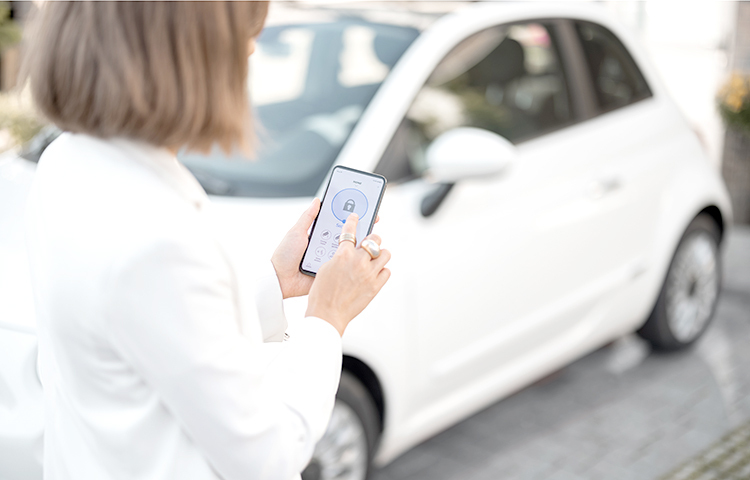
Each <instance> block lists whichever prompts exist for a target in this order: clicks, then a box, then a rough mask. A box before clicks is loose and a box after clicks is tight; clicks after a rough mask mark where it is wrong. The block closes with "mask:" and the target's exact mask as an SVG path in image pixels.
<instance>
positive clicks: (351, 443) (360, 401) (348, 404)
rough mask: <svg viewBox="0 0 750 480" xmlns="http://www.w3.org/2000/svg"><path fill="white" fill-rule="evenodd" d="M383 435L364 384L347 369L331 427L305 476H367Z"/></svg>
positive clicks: (349, 479)
mask: <svg viewBox="0 0 750 480" xmlns="http://www.w3.org/2000/svg"><path fill="white" fill-rule="evenodd" d="M379 437H380V418H379V415H378V411H377V409H376V407H375V403H374V402H373V400H372V397H371V396H370V393H369V392H368V391H367V389H366V388H365V386H364V385H362V383H361V382H360V381H359V380H358V379H357V377H355V376H354V375H352V374H351V373H349V372H347V371H346V370H344V371H343V372H342V373H341V382H340V383H339V389H338V392H337V393H336V403H335V405H334V407H333V413H332V415H331V420H330V422H329V423H328V429H327V430H326V433H325V434H324V435H323V438H321V439H320V441H319V442H318V444H317V445H316V446H315V451H314V452H313V456H312V459H311V460H310V463H309V464H308V466H307V468H305V470H304V471H303V472H302V480H366V479H367V478H368V477H369V475H370V470H371V466H372V458H373V455H374V453H375V449H376V447H377V442H378V439H379Z"/></svg>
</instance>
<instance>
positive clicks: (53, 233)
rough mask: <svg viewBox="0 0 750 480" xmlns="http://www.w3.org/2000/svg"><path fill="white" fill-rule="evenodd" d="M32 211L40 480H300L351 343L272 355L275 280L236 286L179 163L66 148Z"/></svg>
mask: <svg viewBox="0 0 750 480" xmlns="http://www.w3.org/2000/svg"><path fill="white" fill-rule="evenodd" d="M28 205H29V206H28V216H27V243H28V249H29V255H30V261H31V266H32V267H31V268H32V279H33V286H34V295H35V302H36V309H37V315H38V332H39V362H40V363H39V370H40V376H41V380H42V385H43V386H44V395H45V409H46V410H45V416H46V419H45V436H44V478H45V479H55V480H58V479H64V480H68V479H70V480H89V479H91V480H94V479H96V480H105V479H138V480H147V479H154V480H156V479H159V480H163V479H179V480H190V479H196V480H197V479H200V480H204V479H217V478H223V479H226V480H233V479H258V480H263V479H281V480H289V479H291V478H294V477H296V476H297V474H298V472H300V471H301V470H302V469H303V468H304V467H305V465H306V464H307V462H308V461H309V459H310V457H311V455H312V451H313V447H314V445H315V442H316V441H317V440H318V439H319V438H320V437H321V436H322V435H323V433H324V431H325V428H326V425H327V423H328V419H329V416H330V413H331V411H332V408H333V402H334V395H335V393H336V389H337V387H338V380H339V374H340V369H341V339H340V337H339V335H338V333H337V331H336V330H335V329H334V328H333V327H332V326H331V325H330V324H328V323H327V322H324V321H323V320H321V319H319V318H313V317H309V318H306V319H303V320H300V321H298V322H297V325H294V328H293V333H292V334H291V338H289V339H288V340H287V341H284V342H275V343H263V339H264V337H266V338H272V337H276V338H278V337H279V336H282V335H283V331H284V328H285V326H286V320H285V319H284V316H283V309H282V299H281V291H280V288H279V284H278V280H277V278H276V275H275V272H274V270H273V267H272V265H271V264H270V262H268V269H267V271H264V272H256V273H257V275H256V277H257V279H256V282H254V285H250V284H248V283H247V282H244V281H243V280H242V279H240V278H238V277H237V272H236V271H235V269H234V268H233V266H232V265H231V264H230V263H229V262H228V261H227V257H226V255H225V253H224V251H223V250H222V248H221V246H220V244H219V242H218V241H217V240H216V238H215V236H214V235H213V234H212V232H214V231H215V230H214V229H213V228H212V226H211V214H210V213H211V206H210V202H209V200H208V198H207V197H206V194H205V192H204V191H203V189H202V188H201V187H200V185H199V184H198V183H197V181H196V180H195V178H194V177H193V176H192V175H191V174H190V173H189V172H188V171H187V170H186V169H185V168H184V167H183V166H182V165H181V164H180V163H179V162H178V161H177V159H176V158H175V156H174V155H172V154H171V153H169V152H168V151H167V150H165V149H159V148H155V147H153V146H150V145H148V144H144V143H140V142H136V141H132V140H125V139H113V140H102V139H98V138H95V137H91V136H88V135H81V134H63V135H62V136H60V138H59V139H57V140H56V141H55V142H53V143H52V145H50V147H49V148H48V149H47V150H46V152H45V153H44V155H42V158H41V160H40V161H39V167H38V170H37V173H36V176H35V180H34V185H33V188H32V191H31V194H30V198H29V204H28ZM290 221H291V219H290ZM270 253H271V252H268V254H269V256H270ZM246 288H255V290H256V293H257V296H256V299H257V301H256V302H255V303H256V304H254V305H247V304H242V303H241V301H240V298H244V297H247V295H241V294H240V292H241V291H243V290H244V289H246ZM251 298H252V297H251ZM261 320H262V321H263V322H264V324H265V328H263V329H262V328H261Z"/></svg>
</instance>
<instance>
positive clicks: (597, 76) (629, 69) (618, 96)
mask: <svg viewBox="0 0 750 480" xmlns="http://www.w3.org/2000/svg"><path fill="white" fill-rule="evenodd" d="M575 28H576V32H577V33H578V37H579V39H580V41H581V47H582V49H583V54H584V57H585V58H586V63H587V66H588V72H589V74H590V77H591V83H592V85H593V87H594V92H595V95H596V100H597V103H598V105H599V109H600V111H602V112H608V111H611V110H614V109H617V108H620V107H624V106H626V105H630V104H631V103H635V102H637V101H639V100H643V99H644V98H648V97H650V96H651V89H649V87H648V84H647V83H646V80H645V78H643V74H642V73H641V71H640V70H639V69H638V67H637V66H636V64H635V61H634V60H633V57H631V56H630V54H629V53H628V51H627V50H626V49H625V46H623V44H622V43H621V42H620V40H618V39H617V37H615V35H614V34H613V33H612V32H610V31H609V30H608V29H606V28H604V27H602V26H601V25H596V24H594V23H589V22H582V21H579V22H575Z"/></svg>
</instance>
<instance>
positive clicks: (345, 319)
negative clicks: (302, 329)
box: [306, 213, 391, 335]
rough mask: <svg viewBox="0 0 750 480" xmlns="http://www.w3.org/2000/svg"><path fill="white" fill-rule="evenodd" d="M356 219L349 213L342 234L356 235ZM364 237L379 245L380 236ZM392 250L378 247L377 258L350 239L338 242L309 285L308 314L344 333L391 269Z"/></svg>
mask: <svg viewBox="0 0 750 480" xmlns="http://www.w3.org/2000/svg"><path fill="white" fill-rule="evenodd" d="M357 223H359V218H358V217H357V215H356V214H354V213H353V214H351V215H349V218H347V219H346V223H344V228H343V229H342V231H341V233H342V234H344V233H351V234H356V232H357ZM367 238H369V239H371V240H374V241H375V242H376V243H377V244H378V245H380V237H378V236H377V235H369V236H368V237H367ZM390 259H391V252H389V251H388V250H381V252H380V256H379V257H378V258H376V259H372V258H370V254H369V253H367V252H366V251H365V250H363V249H361V248H355V247H354V244H353V243H352V242H349V241H345V242H341V243H339V248H338V251H336V254H335V255H334V256H333V258H332V259H331V260H329V261H328V262H326V263H325V264H324V265H323V266H322V267H320V269H319V270H318V273H317V275H316V276H315V281H314V282H313V284H312V287H311V288H310V296H309V297H308V302H307V314H306V315H307V316H312V317H318V318H321V319H323V320H325V321H327V322H328V323H330V324H331V325H333V326H334V327H335V328H336V330H338V332H339V334H341V335H343V334H344V330H346V327H347V325H349V322H351V321H352V319H353V318H354V317H356V316H357V315H359V314H360V312H362V310H364V309H365V307H366V306H367V305H368V304H369V303H370V301H371V300H372V299H373V298H375V295H377V294H378V292H379V291H380V289H381V288H383V285H385V282H387V281H388V278H389V277H390V276H391V271H390V270H388V269H387V268H385V265H386V263H388V261H389V260H390Z"/></svg>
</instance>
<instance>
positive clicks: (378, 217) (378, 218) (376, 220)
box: [375, 215, 380, 223]
mask: <svg viewBox="0 0 750 480" xmlns="http://www.w3.org/2000/svg"><path fill="white" fill-rule="evenodd" d="M379 221H380V215H378V216H377V217H375V223H378V222H379Z"/></svg>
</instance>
